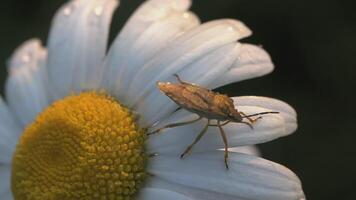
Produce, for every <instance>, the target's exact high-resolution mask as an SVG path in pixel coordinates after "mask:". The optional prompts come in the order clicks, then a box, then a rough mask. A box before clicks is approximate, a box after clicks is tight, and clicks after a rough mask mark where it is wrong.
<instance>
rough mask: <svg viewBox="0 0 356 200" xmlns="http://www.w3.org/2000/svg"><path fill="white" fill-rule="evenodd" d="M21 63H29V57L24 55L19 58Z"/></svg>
mask: <svg viewBox="0 0 356 200" xmlns="http://www.w3.org/2000/svg"><path fill="white" fill-rule="evenodd" d="M21 61H22V62H24V63H28V62H30V61H31V56H30V55H29V54H27V53H26V54H24V55H22V56H21Z"/></svg>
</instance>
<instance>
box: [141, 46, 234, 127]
mask: <svg viewBox="0 0 356 200" xmlns="http://www.w3.org/2000/svg"><path fill="white" fill-rule="evenodd" d="M239 50H240V44H239V43H232V44H227V45H224V46H222V47H220V48H218V49H216V50H214V51H212V52H209V53H208V54H207V55H204V56H202V57H201V58H200V59H199V60H197V61H195V62H194V63H192V64H190V65H189V66H187V67H186V68H184V69H183V70H182V71H180V72H179V75H180V77H181V78H182V79H183V80H184V81H187V82H194V83H196V84H199V85H202V86H208V85H209V84H210V83H211V82H212V81H213V80H215V79H216V78H217V77H219V76H221V75H223V74H224V73H226V72H227V71H228V69H229V67H230V66H231V65H232V63H233V62H234V60H235V58H236V56H237V55H238V52H239ZM172 81H174V82H177V80H176V77H172ZM158 108H159V109H158ZM176 108H177V105H176V104H175V103H174V102H173V101H172V100H171V99H169V98H168V97H167V96H165V95H164V94H162V93H161V92H160V91H159V90H158V89H155V90H153V91H152V92H151V93H150V94H149V95H148V96H147V97H144V99H143V100H141V101H140V102H139V103H138V105H137V108H136V111H137V112H138V113H140V114H141V118H140V119H141V123H142V124H143V125H144V126H149V125H152V124H153V123H155V122H157V121H158V120H160V119H163V118H165V117H166V116H167V115H168V114H170V113H172V112H173V111H174V110H175V109H176Z"/></svg>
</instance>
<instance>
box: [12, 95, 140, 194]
mask: <svg viewBox="0 0 356 200" xmlns="http://www.w3.org/2000/svg"><path fill="white" fill-rule="evenodd" d="M144 143H145V133H144V131H142V130H141V129H140V128H139V127H138V126H137V124H136V123H135V120H134V118H133V116H132V114H131V113H130V111H129V110H128V109H126V108H125V107H123V106H121V105H120V104H119V103H118V102H116V101H115V100H114V99H112V98H110V97H108V96H107V95H105V94H98V93H93V92H89V93H82V94H80V95H77V96H69V97H66V98H64V99H62V100H58V101H56V102H55V103H54V104H52V105H51V106H49V107H48V108H47V109H46V110H45V111H43V112H42V113H41V114H39V115H38V117H37V118H36V120H35V121H34V122H33V123H32V124H30V125H29V126H28V127H27V128H26V129H25V131H24V133H23V134H22V136H21V138H20V141H19V144H18V145H17V147H16V151H15V154H14V157H13V162H12V177H11V188H12V192H13V195H14V198H15V199H16V200H32V199H33V200H63V199H66V200H72V199H73V200H74V199H75V200H78V199H85V200H94V199H95V200H100V199H106V200H118V199H122V200H123V199H125V200H131V199H134V196H135V194H136V193H137V191H138V190H139V188H140V186H141V185H142V183H143V181H144V179H145V176H146V171H145V163H146V154H145V152H144V151H145V149H144Z"/></svg>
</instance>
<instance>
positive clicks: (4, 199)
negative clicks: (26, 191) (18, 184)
mask: <svg viewBox="0 0 356 200" xmlns="http://www.w3.org/2000/svg"><path fill="white" fill-rule="evenodd" d="M0 199H1V200H13V199H14V198H13V197H12V192H11V191H8V192H6V193H4V194H2V195H0Z"/></svg>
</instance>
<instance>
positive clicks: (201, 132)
mask: <svg viewBox="0 0 356 200" xmlns="http://www.w3.org/2000/svg"><path fill="white" fill-rule="evenodd" d="M209 123H210V120H208V122H207V123H206V125H205V126H204V129H203V130H202V131H200V133H199V134H198V136H197V137H196V138H195V140H194V142H193V143H192V144H191V145H189V146H188V147H187V148H186V149H185V151H184V152H183V153H182V154H181V155H180V158H183V157H184V156H185V155H186V154H187V153H189V152H190V151H191V150H192V148H193V146H194V145H195V144H196V143H197V142H199V140H200V139H201V138H202V137H203V135H204V134H205V133H206V130H208V127H209Z"/></svg>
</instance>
